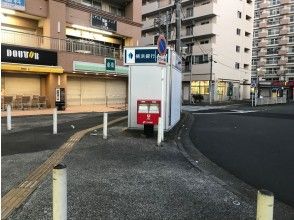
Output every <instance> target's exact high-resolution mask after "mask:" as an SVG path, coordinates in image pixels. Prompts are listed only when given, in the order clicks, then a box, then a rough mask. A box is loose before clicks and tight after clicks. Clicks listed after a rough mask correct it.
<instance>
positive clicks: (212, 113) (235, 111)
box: [192, 110, 258, 115]
mask: <svg viewBox="0 0 294 220" xmlns="http://www.w3.org/2000/svg"><path fill="white" fill-rule="evenodd" d="M252 112H258V111H256V110H231V111H229V112H193V113H192V114H193V115H218V114H247V113H252Z"/></svg>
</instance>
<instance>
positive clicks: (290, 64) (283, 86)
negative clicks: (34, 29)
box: [252, 0, 294, 100]
mask: <svg viewBox="0 0 294 220" xmlns="http://www.w3.org/2000/svg"><path fill="white" fill-rule="evenodd" d="M254 13H255V14H254V33H253V35H254V40H253V57H252V81H256V82H257V83H258V84H259V85H258V87H259V93H258V95H259V96H260V97H287V98H288V99H292V100H293V87H294V1H293V0H266V1H265V0H256V1H255V12H254ZM257 76H258V77H257ZM257 78H258V79H257Z"/></svg>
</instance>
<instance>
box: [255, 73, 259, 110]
mask: <svg viewBox="0 0 294 220" xmlns="http://www.w3.org/2000/svg"><path fill="white" fill-rule="evenodd" d="M258 84H259V77H258V76H257V78H256V88H255V93H254V97H255V98H254V106H255V107H256V106H257V98H258V87H259V85H258Z"/></svg>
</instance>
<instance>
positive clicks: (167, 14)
mask: <svg viewBox="0 0 294 220" xmlns="http://www.w3.org/2000/svg"><path fill="white" fill-rule="evenodd" d="M168 25H169V13H168V11H166V15H165V29H166V30H165V31H166V42H167V44H168Z"/></svg>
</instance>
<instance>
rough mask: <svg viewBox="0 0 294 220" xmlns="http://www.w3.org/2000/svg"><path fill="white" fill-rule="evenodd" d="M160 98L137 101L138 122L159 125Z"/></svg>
mask: <svg viewBox="0 0 294 220" xmlns="http://www.w3.org/2000/svg"><path fill="white" fill-rule="evenodd" d="M160 105H161V101H160V100H138V101H137V124H140V125H157V124H158V119H159V117H160V107H161V106H160Z"/></svg>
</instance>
